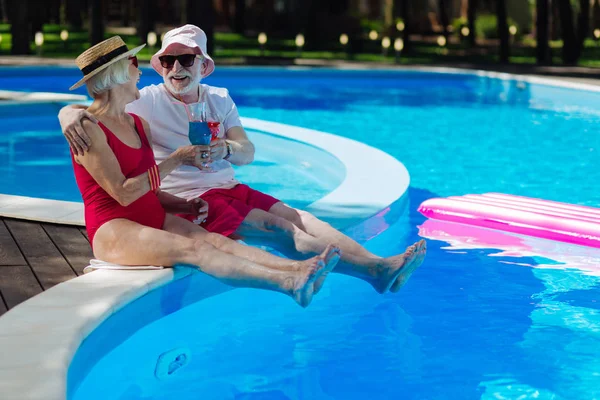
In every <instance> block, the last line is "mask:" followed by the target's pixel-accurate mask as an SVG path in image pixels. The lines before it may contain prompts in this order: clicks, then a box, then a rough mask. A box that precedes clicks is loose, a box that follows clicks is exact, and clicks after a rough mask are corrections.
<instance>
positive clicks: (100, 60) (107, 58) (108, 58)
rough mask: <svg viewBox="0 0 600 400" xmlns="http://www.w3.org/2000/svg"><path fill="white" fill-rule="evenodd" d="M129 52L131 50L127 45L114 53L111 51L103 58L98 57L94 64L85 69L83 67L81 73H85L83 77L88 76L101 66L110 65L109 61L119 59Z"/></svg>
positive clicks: (118, 48)
mask: <svg viewBox="0 0 600 400" xmlns="http://www.w3.org/2000/svg"><path fill="white" fill-rule="evenodd" d="M128 51H129V50H128V49H127V45H123V46H121V47H117V48H116V49H114V50H113V51H110V52H108V53H106V54H104V55H103V56H100V57H98V58H97V59H96V60H94V62H93V63H91V64H88V65H86V66H85V67H83V68H82V69H81V72H83V75H88V74H89V73H91V72H93V71H94V70H96V69H98V68H100V67H101V66H103V65H104V64H106V63H108V62H109V61H111V60H112V59H114V58H115V57H118V56H120V55H121V54H124V53H127V52H128Z"/></svg>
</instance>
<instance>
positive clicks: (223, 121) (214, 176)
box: [126, 83, 242, 199]
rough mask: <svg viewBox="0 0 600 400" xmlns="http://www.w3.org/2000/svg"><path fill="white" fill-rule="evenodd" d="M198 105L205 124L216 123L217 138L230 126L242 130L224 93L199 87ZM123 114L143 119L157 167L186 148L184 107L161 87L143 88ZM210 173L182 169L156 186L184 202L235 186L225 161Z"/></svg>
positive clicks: (183, 167)
mask: <svg viewBox="0 0 600 400" xmlns="http://www.w3.org/2000/svg"><path fill="white" fill-rule="evenodd" d="M200 86H201V98H200V101H205V102H206V114H207V120H208V121H214V122H217V121H218V122H220V125H219V138H224V137H225V132H227V131H228V130H229V129H231V128H232V127H234V126H242V124H241V122H240V116H239V113H238V110H237V107H236V106H235V103H234V102H233V100H232V99H231V97H230V96H229V92H228V90H227V89H224V88H218V87H212V86H208V85H204V84H201V85H200ZM126 111H127V112H130V113H134V114H137V115H139V116H140V117H142V118H144V119H145V120H146V121H147V122H148V124H149V125H150V129H151V131H152V147H153V148H154V157H155V158H156V162H157V163H160V162H161V161H163V160H164V159H165V158H167V156H169V154H171V153H172V152H173V151H175V150H176V149H177V148H178V147H181V146H189V145H190V140H189V137H188V131H189V128H188V117H187V112H186V109H185V106H184V103H182V102H181V101H179V100H177V99H175V98H174V97H173V96H171V95H170V94H169V92H168V91H167V89H166V88H165V86H164V84H162V83H161V84H160V85H151V86H146V87H145V88H143V89H142V90H140V98H139V99H138V100H136V101H134V102H133V103H129V104H128V105H127V107H126ZM210 166H211V169H212V171H214V172H206V171H201V170H199V169H198V168H196V167H193V166H187V165H183V166H181V167H179V168H177V169H176V170H175V171H173V172H172V173H171V174H170V175H169V176H167V177H166V178H165V179H164V180H163V181H162V182H161V185H160V188H161V189H162V190H165V191H167V192H169V193H172V194H174V195H177V196H181V197H183V198H186V199H190V198H195V197H198V196H200V195H201V194H203V193H204V192H206V191H208V190H210V189H216V188H219V189H229V188H232V187H234V186H235V185H237V184H238V183H239V182H238V181H236V180H235V172H234V170H233V168H232V167H231V164H230V163H229V162H228V161H226V160H219V161H214V162H212V163H211V164H210Z"/></svg>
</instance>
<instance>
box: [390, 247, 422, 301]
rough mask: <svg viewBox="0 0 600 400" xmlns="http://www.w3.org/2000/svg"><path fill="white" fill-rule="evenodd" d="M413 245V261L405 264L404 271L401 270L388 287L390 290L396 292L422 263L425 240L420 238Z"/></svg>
mask: <svg viewBox="0 0 600 400" xmlns="http://www.w3.org/2000/svg"><path fill="white" fill-rule="evenodd" d="M415 246H416V248H417V254H416V257H415V259H414V261H413V262H412V264H411V265H410V266H407V267H408V268H406V272H402V273H401V274H400V275H399V276H398V278H397V279H396V281H395V282H394V283H393V284H392V287H390V292H392V293H396V292H398V291H399V290H400V289H401V288H402V286H404V284H405V283H406V281H408V278H410V275H411V274H412V273H413V271H414V270H415V269H417V267H419V265H421V264H422V263H423V260H424V259H425V253H426V252H427V242H425V240H423V239H421V240H419V241H418V242H417V243H415Z"/></svg>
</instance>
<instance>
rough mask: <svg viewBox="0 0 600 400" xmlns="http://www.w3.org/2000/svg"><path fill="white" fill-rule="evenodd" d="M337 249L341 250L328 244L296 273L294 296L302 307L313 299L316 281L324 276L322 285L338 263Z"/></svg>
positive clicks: (293, 286)
mask: <svg viewBox="0 0 600 400" xmlns="http://www.w3.org/2000/svg"><path fill="white" fill-rule="evenodd" d="M330 247H331V249H330ZM336 250H338V251H339V249H337V248H336V247H333V246H327V248H326V249H325V251H323V253H322V254H321V255H319V256H316V257H313V258H311V259H308V260H306V261H305V262H304V266H305V268H304V269H303V270H301V271H298V272H295V273H294V275H295V278H294V279H293V282H294V283H293V284H292V285H291V286H292V287H291V292H292V298H293V299H294V300H295V301H296V303H298V304H299V305H300V306H301V307H307V306H308V305H309V304H310V302H311V301H312V297H313V295H314V293H315V282H316V281H317V280H319V279H320V278H323V279H322V280H321V283H320V285H321V286H322V285H323V280H324V279H325V277H326V276H327V274H328V273H329V272H330V271H331V270H332V269H333V268H334V267H335V265H336V264H337V261H338V260H339V257H338V256H337V255H336ZM323 275H325V276H323ZM319 288H320V286H319Z"/></svg>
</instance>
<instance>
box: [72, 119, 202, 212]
mask: <svg viewBox="0 0 600 400" xmlns="http://www.w3.org/2000/svg"><path fill="white" fill-rule="evenodd" d="M83 128H84V130H85V131H86V133H87V136H88V137H89V139H90V142H91V143H90V147H89V150H88V151H87V152H86V153H85V154H83V155H77V156H75V159H76V161H77V162H78V163H79V164H81V165H83V167H84V168H85V169H86V170H87V171H88V172H89V173H90V175H92V177H93V178H94V180H96V182H98V184H99V185H100V186H101V187H102V189H104V190H105V191H106V192H107V193H108V194H109V195H110V196H111V197H112V198H114V199H115V200H116V201H117V202H119V204H121V205H122V206H128V205H129V204H131V203H133V202H134V201H136V200H137V199H139V198H140V197H142V196H143V195H144V194H146V193H148V191H149V190H151V187H150V180H149V175H148V174H149V173H148V172H144V173H143V174H141V175H138V176H136V177H133V178H126V177H125V176H124V175H123V173H122V172H121V166H120V165H119V162H118V160H117V158H116V157H115V154H114V153H113V151H112V149H111V148H110V146H109V145H108V142H107V141H106V135H105V134H104V132H103V131H102V129H100V127H99V126H98V125H96V124H95V123H93V122H91V121H88V120H84V121H83ZM197 154H198V155H197ZM200 162H201V160H200V157H199V151H198V150H197V149H196V146H186V147H180V148H179V149H177V150H175V152H173V153H172V154H171V155H170V156H169V157H168V158H167V159H166V160H165V161H163V162H161V163H160V164H159V165H158V169H159V172H160V176H161V178H162V177H164V176H167V175H168V174H170V173H171V172H172V171H173V170H174V169H176V168H177V167H179V166H180V165H182V164H186V165H195V164H196V163H197V164H200Z"/></svg>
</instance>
